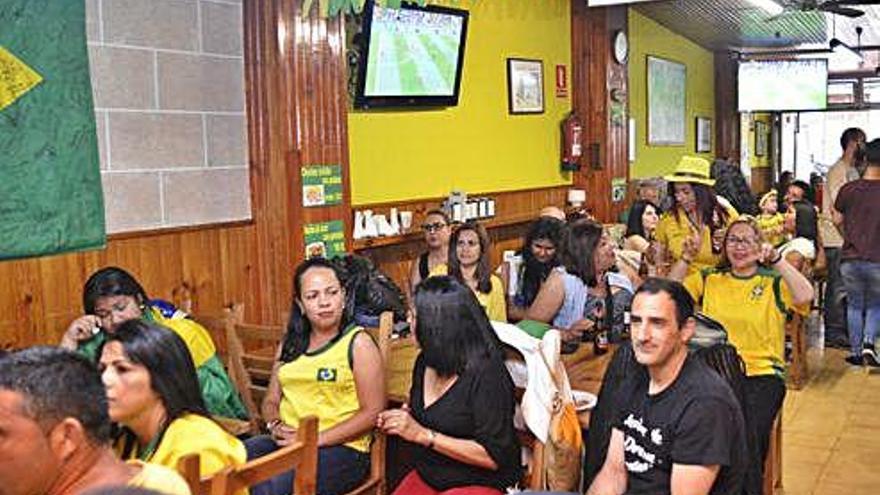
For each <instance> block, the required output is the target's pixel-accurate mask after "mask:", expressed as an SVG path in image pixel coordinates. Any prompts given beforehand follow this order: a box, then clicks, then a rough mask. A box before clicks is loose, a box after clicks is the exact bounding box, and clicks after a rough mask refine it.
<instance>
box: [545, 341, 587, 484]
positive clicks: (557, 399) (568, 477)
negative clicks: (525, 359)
mask: <svg viewBox="0 0 880 495" xmlns="http://www.w3.org/2000/svg"><path fill="white" fill-rule="evenodd" d="M539 354H540V355H541V358H542V359H543V360H544V364H545V365H547V369H549V370H550V374H551V376H552V377H553V381H554V382H556V384H557V391H556V394H555V396H554V397H553V409H552V412H551V414H552V416H551V418H550V432H549V435H548V436H547V442H546V443H545V444H544V452H543V456H544V459H543V463H542V464H543V467H544V472H543V473H542V476H541V479H542V480H543V483H542V484H543V485H544V486H543V488H544V489H546V490H552V491H561V492H575V491H578V490H579V489H580V480H581V473H582V471H583V470H582V468H581V462H582V459H583V446H584V441H583V438H582V437H581V424H580V421H578V417H577V411H576V410H575V407H574V401H573V400H572V398H571V387H570V385H569V384H568V377H567V376H565V375H564V373H565V370H564V369H563V370H562V373H563V376H559V374H558V371H559V369H558V367H557V368H556V369H554V368H551V367H550V364H549V363H548V362H547V359H546V358H545V357H544V354H543V352H539ZM557 364H559V363H557ZM560 366H561V365H560ZM566 394H567V397H566Z"/></svg>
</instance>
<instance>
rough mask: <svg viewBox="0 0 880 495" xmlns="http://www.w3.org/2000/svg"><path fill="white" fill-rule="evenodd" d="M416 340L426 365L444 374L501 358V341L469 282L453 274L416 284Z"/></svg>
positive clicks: (456, 372)
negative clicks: (468, 285) (466, 282)
mask: <svg viewBox="0 0 880 495" xmlns="http://www.w3.org/2000/svg"><path fill="white" fill-rule="evenodd" d="M415 308H416V332H415V333H416V340H418V342H419V347H420V348H421V349H422V357H423V359H424V360H425V364H426V365H427V366H430V367H431V368H434V369H435V370H437V373H438V374H440V376H450V375H453V374H458V375H461V374H462V373H464V372H465V371H467V370H468V369H474V368H475V367H477V366H480V365H481V364H482V363H483V362H485V361H486V360H487V359H489V358H498V359H501V349H502V345H501V341H500V340H499V339H498V336H497V335H496V334H495V330H494V329H493V328H492V324H491V323H489V317H488V316H486V311H485V310H484V309H483V307H482V306H480V303H479V301H477V297H476V295H474V293H473V291H472V290H470V288H468V287H467V286H466V285H464V284H463V283H461V282H459V281H458V280H456V279H454V278H452V277H450V276H439V277H429V278H427V279H425V280H423V281H422V282H421V283H419V285H418V286H416V293H415Z"/></svg>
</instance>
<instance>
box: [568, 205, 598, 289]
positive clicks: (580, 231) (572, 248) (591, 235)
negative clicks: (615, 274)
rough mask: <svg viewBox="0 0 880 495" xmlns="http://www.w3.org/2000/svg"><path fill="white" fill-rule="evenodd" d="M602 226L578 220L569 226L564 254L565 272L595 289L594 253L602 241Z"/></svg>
mask: <svg viewBox="0 0 880 495" xmlns="http://www.w3.org/2000/svg"><path fill="white" fill-rule="evenodd" d="M602 233H603V230H602V225H600V224H598V223H596V222H594V221H592V220H578V221H576V222H574V223H572V224H570V225H569V232H568V236H567V238H566V240H565V247H564V249H563V252H562V263H563V264H564V265H565V270H566V271H567V272H568V273H570V274H572V275H575V276H577V277H580V279H581V280H582V281H583V282H584V283H585V284H587V286H588V287H595V286H596V284H597V283H598V281H597V280H596V275H597V273H596V265H595V264H594V263H593V253H594V252H595V251H596V246H598V245H599V241H600V240H601V239H602Z"/></svg>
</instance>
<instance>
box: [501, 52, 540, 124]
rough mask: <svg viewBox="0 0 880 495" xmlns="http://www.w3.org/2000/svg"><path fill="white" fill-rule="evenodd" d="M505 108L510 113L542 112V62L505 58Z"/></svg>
mask: <svg viewBox="0 0 880 495" xmlns="http://www.w3.org/2000/svg"><path fill="white" fill-rule="evenodd" d="M507 109H508V111H509V112H510V113H512V114H517V113H544V63H543V62H541V61H540V60H528V59H522V58H509V59H507Z"/></svg>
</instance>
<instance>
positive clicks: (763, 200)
mask: <svg viewBox="0 0 880 495" xmlns="http://www.w3.org/2000/svg"><path fill="white" fill-rule="evenodd" d="M776 196H777V193H776V189H770V191H768V192H767V194H765V195H763V196H762V197H761V201H759V202H758V206H759V207H761V208H763V207H764V203H766V202H767V201H776Z"/></svg>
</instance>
